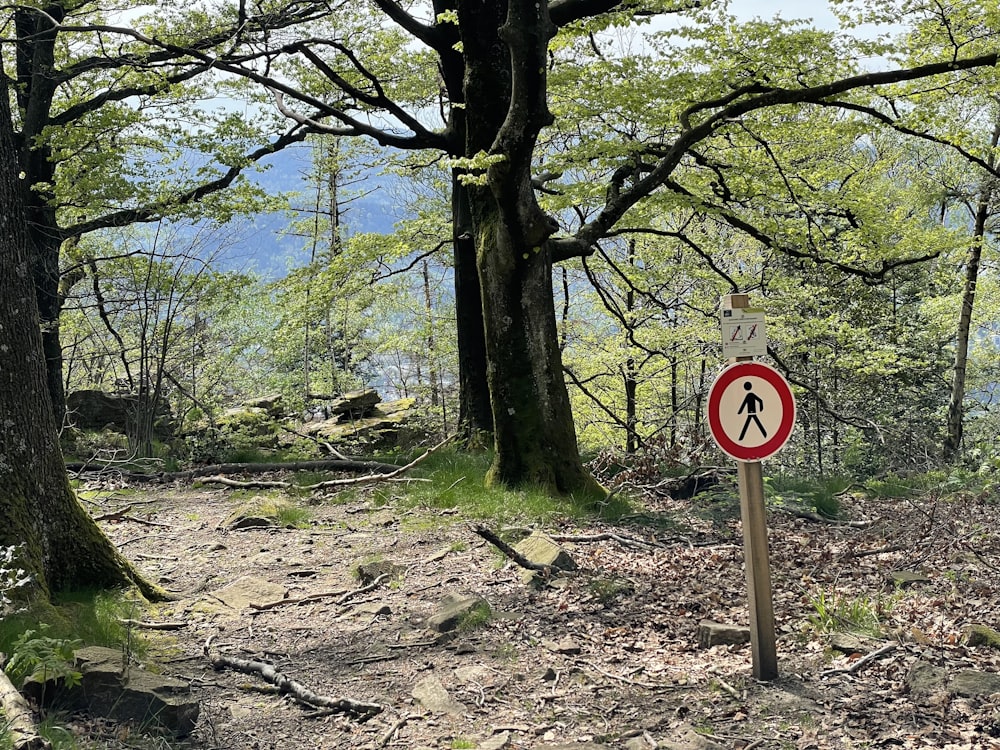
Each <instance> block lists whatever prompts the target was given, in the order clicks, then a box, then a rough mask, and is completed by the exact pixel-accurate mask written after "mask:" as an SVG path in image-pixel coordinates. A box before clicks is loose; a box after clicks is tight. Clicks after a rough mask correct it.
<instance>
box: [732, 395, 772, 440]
mask: <svg viewBox="0 0 1000 750" xmlns="http://www.w3.org/2000/svg"><path fill="white" fill-rule="evenodd" d="M743 389H744V390H745V391H747V395H746V398H744V399H743V405H742V406H741V407H740V411H739V413H740V414H743V412H744V411H745V412H746V415H747V421H746V422H744V423H743V429H742V430H740V437H739V439H740V441H741V442H742V440H743V438H744V436H746V434H747V430H748V429H749V428H750V423H751V422H754V423H756V425H757V429H758V430H760V434H761V435H762V436H763V437H767V430H765V429H764V425H762V424H761V423H760V419H758V418H757V410H758V409H763V408H764V402H763V401H761V400H760V397H759V396H758V395H757V394H756V393H754V392H753V383H751V382H750V381H749V380H747V381H746V382H745V383H743Z"/></svg>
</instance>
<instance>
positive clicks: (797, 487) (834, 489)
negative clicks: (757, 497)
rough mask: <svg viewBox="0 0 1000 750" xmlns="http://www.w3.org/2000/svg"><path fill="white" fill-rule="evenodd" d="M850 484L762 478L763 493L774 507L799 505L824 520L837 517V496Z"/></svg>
mask: <svg viewBox="0 0 1000 750" xmlns="http://www.w3.org/2000/svg"><path fill="white" fill-rule="evenodd" d="M851 484H852V480H851V479H849V478H847V477H837V476H834V477H799V476H792V475H778V476H774V477H765V478H764V494H765V497H766V498H767V500H768V501H769V502H771V503H775V504H777V505H789V506H799V507H800V508H803V509H804V510H810V511H815V512H816V513H819V514H820V515H822V516H826V517H827V518H839V517H840V497H839V495H840V493H842V492H843V491H844V490H846V489H847V488H848V487H850V486H851Z"/></svg>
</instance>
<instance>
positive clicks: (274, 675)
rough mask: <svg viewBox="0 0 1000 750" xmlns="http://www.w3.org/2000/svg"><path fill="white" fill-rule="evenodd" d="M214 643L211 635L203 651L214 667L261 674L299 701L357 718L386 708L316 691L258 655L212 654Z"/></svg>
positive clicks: (264, 678)
mask: <svg viewBox="0 0 1000 750" xmlns="http://www.w3.org/2000/svg"><path fill="white" fill-rule="evenodd" d="M213 637H214V636H213ZM211 647H212V638H211V637H210V638H209V639H208V640H207V641H205V645H204V647H203V649H202V651H203V653H204V654H205V658H206V659H208V661H209V663H211V665H212V666H213V667H214V668H215V669H224V668H226V667H228V668H229V669H235V670H236V671H237V672H242V673H243V674H256V675H259V676H260V677H261V678H262V679H263V680H265V681H266V682H269V683H270V684H272V685H274V686H275V687H277V688H278V690H279V692H280V693H281V694H282V695H290V696H291V697H292V698H294V699H295V700H297V701H298V702H299V703H302V704H305V705H307V706H312V707H314V708H320V709H330V710H331V711H334V712H338V713H343V714H348V715H350V716H352V717H354V718H355V719H357V720H358V721H367V720H368V719H370V718H372V717H373V716H375V715H377V714H379V713H381V712H382V711H384V710H385V707H384V706H382V705H380V704H378V703H369V702H366V701H359V700H355V699H353V698H345V697H339V698H335V697H331V696H327V695H320V694H318V693H314V692H313V691H312V690H310V689H309V688H307V687H305V686H304V685H302V684H301V683H300V682H297V681H296V680H293V679H290V678H289V677H287V676H285V675H284V674H282V673H281V672H279V671H278V670H277V669H275V668H274V665H272V664H268V663H266V662H262V661H257V660H255V659H241V658H239V657H235V656H226V655H225V654H219V655H217V656H212V653H211Z"/></svg>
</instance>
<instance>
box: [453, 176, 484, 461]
mask: <svg viewBox="0 0 1000 750" xmlns="http://www.w3.org/2000/svg"><path fill="white" fill-rule="evenodd" d="M451 191H452V199H451V205H452V235H453V237H452V242H453V246H454V259H455V320H456V326H457V327H456V334H457V344H458V387H459V398H458V404H459V407H458V408H459V413H458V424H459V431H460V432H462V433H463V434H464V435H465V437H466V438H467V439H468V440H470V441H471V442H473V443H475V442H478V440H479V438H478V437H477V436H480V435H492V434H493V410H492V408H491V406H490V391H489V384H488V383H487V380H486V334H485V331H484V328H483V298H482V294H481V292H480V289H479V272H478V270H477V269H476V241H475V238H474V237H473V226H472V214H471V212H470V208H469V198H468V195H467V191H466V188H465V186H464V185H462V184H461V183H460V182H459V180H458V173H457V172H456V173H455V174H453V175H452V181H451Z"/></svg>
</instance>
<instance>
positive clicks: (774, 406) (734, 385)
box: [707, 362, 795, 461]
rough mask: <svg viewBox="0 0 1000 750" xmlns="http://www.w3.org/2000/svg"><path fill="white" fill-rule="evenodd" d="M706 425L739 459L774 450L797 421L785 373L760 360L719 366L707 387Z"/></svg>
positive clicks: (764, 455)
mask: <svg viewBox="0 0 1000 750" xmlns="http://www.w3.org/2000/svg"><path fill="white" fill-rule="evenodd" d="M707 411H708V427H709V429H710V430H711V432H712V437H713V438H715V442H716V443H717V444H718V446H719V447H720V448H721V449H722V450H723V451H724V452H725V453H726V454H727V455H730V456H732V457H733V458H735V459H736V460H737V461H760V460H761V459H762V458H767V457H768V456H773V455H774V454H775V453H777V452H778V451H779V450H781V448H782V446H784V444H785V443H786V442H788V438H789V436H790V435H791V434H792V428H793V427H794V426H795V396H793V395H792V389H791V387H790V386H789V385H788V381H787V380H785V378H784V376H783V375H782V374H781V373H780V372H778V371H777V370H775V369H774V368H773V367H771V366H770V365H765V364H763V363H761V362H738V363H736V364H735V365H730V366H729V367H727V368H726V369H725V370H723V371H722V372H721V373H720V374H719V377H717V378H716V379H715V382H714V383H712V387H711V389H709V391H708V409H707Z"/></svg>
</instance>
